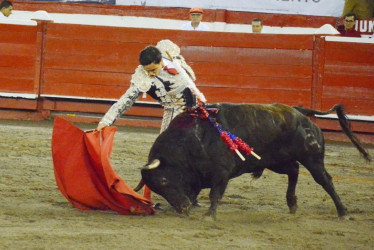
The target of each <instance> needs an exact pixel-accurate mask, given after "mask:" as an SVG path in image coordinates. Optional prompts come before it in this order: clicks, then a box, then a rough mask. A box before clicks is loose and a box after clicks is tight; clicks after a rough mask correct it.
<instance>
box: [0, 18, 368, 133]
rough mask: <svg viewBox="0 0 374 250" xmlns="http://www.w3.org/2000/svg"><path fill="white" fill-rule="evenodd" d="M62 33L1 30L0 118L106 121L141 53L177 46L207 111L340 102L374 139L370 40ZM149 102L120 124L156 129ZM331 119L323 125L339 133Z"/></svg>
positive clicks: (49, 26)
mask: <svg viewBox="0 0 374 250" xmlns="http://www.w3.org/2000/svg"><path fill="white" fill-rule="evenodd" d="M191 34H192V33H191V32H189V31H180V30H165V29H146V28H128V27H107V26H93V25H78V24H62V23H53V22H48V21H38V22H37V24H36V22H35V25H18V24H3V23H2V24H0V43H1V44H2V48H3V49H2V50H0V56H1V58H2V59H1V60H0V72H1V77H0V96H1V97H0V98H1V102H0V117H1V118H3V119H33V120H40V119H46V118H48V117H50V116H53V115H56V114H58V115H64V116H66V117H67V118H69V119H70V120H72V121H92V122H97V121H99V119H100V117H101V116H102V114H103V113H105V112H106V111H107V109H108V108H109V107H110V105H111V104H112V103H113V102H114V101H115V99H118V98H119V97H120V96H121V94H123V93H124V91H125V90H126V89H127V87H128V84H129V80H130V78H131V74H132V73H133V72H134V69H135V67H136V66H137V65H138V62H137V57H138V53H139V51H140V50H141V49H143V48H144V47H145V46H147V45H149V44H156V43H157V41H159V40H162V39H170V40H172V41H174V42H175V43H177V44H178V45H180V46H181V50H182V54H183V56H184V57H185V58H186V61H187V62H189V64H190V65H191V67H192V68H193V69H194V71H195V73H196V75H197V79H198V80H197V81H196V84H197V86H198V87H199V88H200V89H201V91H202V92H203V93H204V94H205V95H206V97H207V99H208V101H209V102H211V103H213V102H234V103H246V102H254V103H274V102H278V103H286V104H289V105H302V106H306V107H312V108H316V109H322V110H327V109H329V108H331V107H332V106H333V105H334V104H336V103H341V104H344V105H345V106H346V112H347V113H348V114H349V115H351V117H354V121H353V129H354V130H355V131H357V132H362V133H374V123H373V117H374V105H373V104H374V85H373V80H372V79H373V77H374V60H373V57H372V56H371V54H370V51H373V49H374V43H373V42H372V41H370V39H367V38H365V39H356V40H353V42H352V40H344V39H342V38H340V37H330V36H327V37H326V36H321V35H313V34H309V35H286V34H251V33H229V32H194V33H193V35H191ZM161 116H162V109H161V107H160V106H159V105H158V104H157V103H155V102H154V101H153V100H152V99H150V98H149V97H145V98H143V97H141V98H140V99H139V101H138V102H137V104H136V106H134V107H133V108H131V109H130V110H129V112H127V113H126V116H124V119H121V120H119V121H118V123H117V124H123V125H134V126H159V124H160V117H161ZM330 118H331V119H317V120H316V122H317V123H318V124H319V125H320V126H321V127H322V128H323V129H327V130H333V131H339V130H340V128H339V125H338V123H337V122H336V120H334V118H335V117H330Z"/></svg>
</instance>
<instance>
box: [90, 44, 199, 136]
mask: <svg viewBox="0 0 374 250" xmlns="http://www.w3.org/2000/svg"><path fill="white" fill-rule="evenodd" d="M169 55H170V56H169ZM139 62H140V65H139V66H138V67H137V68H136V70H135V73H134V74H133V75H132V78H131V81H130V87H129V88H128V90H127V91H126V93H125V94H124V95H122V96H121V98H120V99H119V100H118V101H117V102H116V103H115V104H113V106H112V107H111V108H110V109H109V111H108V112H107V113H106V114H105V115H104V117H103V118H102V119H101V121H100V122H99V124H98V126H97V130H101V129H102V128H104V127H105V126H111V125H112V124H113V123H114V122H115V121H116V120H117V119H118V118H119V117H120V116H121V115H122V113H124V112H125V111H126V110H128V109H129V108H130V107H131V106H132V105H133V104H134V103H135V101H136V100H137V99H138V98H139V97H140V96H141V95H142V93H147V94H149V95H150V96H151V97H152V98H154V99H155V100H156V101H158V102H159V103H160V104H161V105H162V106H163V107H164V115H163V118H162V124H161V132H162V131H164V130H165V129H166V128H167V127H168V126H169V123H170V122H171V120H172V119H173V118H174V117H175V116H177V115H178V114H180V113H181V112H183V111H184V110H185V109H186V108H192V107H195V106H196V104H197V99H199V100H201V101H202V102H206V100H205V97H204V95H203V94H202V93H201V92H200V91H199V90H198V89H197V88H196V86H195V83H194V81H195V79H196V78H195V73H194V72H193V70H192V69H191V67H190V66H188V65H187V63H186V61H185V60H184V58H183V56H182V55H180V48H179V47H178V46H177V45H176V44H175V43H173V42H171V41H170V40H162V41H160V42H158V43H157V45H156V46H148V47H146V48H145V49H143V50H142V51H141V52H140V55H139Z"/></svg>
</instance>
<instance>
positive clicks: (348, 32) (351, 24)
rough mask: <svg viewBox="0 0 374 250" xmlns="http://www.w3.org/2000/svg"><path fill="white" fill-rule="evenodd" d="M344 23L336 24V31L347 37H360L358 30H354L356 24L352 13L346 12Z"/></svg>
mask: <svg viewBox="0 0 374 250" xmlns="http://www.w3.org/2000/svg"><path fill="white" fill-rule="evenodd" d="M343 22H344V24H343V25H339V26H338V31H339V32H340V35H341V36H348V37H361V34H360V32H359V31H357V30H355V24H356V15H355V14H353V13H347V14H346V15H345V16H344V20H343Z"/></svg>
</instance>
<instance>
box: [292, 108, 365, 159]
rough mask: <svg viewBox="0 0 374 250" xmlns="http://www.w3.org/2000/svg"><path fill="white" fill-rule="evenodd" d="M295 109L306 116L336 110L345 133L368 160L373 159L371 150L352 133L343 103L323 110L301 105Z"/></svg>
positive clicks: (329, 112)
mask: <svg viewBox="0 0 374 250" xmlns="http://www.w3.org/2000/svg"><path fill="white" fill-rule="evenodd" d="M293 108H294V109H296V110H297V111H299V112H300V113H302V114H303V115H306V116H314V115H328V114H331V113H332V112H334V111H335V112H336V114H337V115H338V119H339V124H340V126H341V127H342V129H343V131H344V133H345V134H346V135H347V136H348V138H349V139H350V140H351V141H352V143H353V144H354V145H355V147H356V148H357V149H358V151H360V153H361V154H362V156H363V157H364V158H365V159H366V160H367V161H371V157H370V155H369V152H368V151H367V150H366V149H365V148H364V147H363V146H362V145H361V143H360V141H359V140H358V138H357V137H356V136H355V135H354V134H353V133H352V130H351V124H350V122H349V120H348V119H347V116H346V114H345V113H344V107H343V105H340V104H337V105H335V106H334V107H332V108H331V109H330V110H328V111H325V112H321V111H317V110H312V109H307V108H304V107H301V106H293Z"/></svg>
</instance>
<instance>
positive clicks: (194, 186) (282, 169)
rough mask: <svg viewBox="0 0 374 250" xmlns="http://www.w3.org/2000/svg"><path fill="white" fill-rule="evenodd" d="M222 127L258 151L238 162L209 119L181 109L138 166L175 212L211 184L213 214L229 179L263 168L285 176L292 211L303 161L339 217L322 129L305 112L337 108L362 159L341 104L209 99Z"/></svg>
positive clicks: (181, 210)
mask: <svg viewBox="0 0 374 250" xmlns="http://www.w3.org/2000/svg"><path fill="white" fill-rule="evenodd" d="M211 107H213V108H217V109H218V110H219V112H218V114H216V115H215V119H216V121H217V122H218V123H220V124H221V125H222V127H223V128H224V129H225V130H227V131H229V132H231V133H232V134H234V135H236V136H238V137H240V138H241V139H242V140H243V141H245V142H247V143H248V144H249V145H250V146H251V147H253V148H254V151H255V152H256V153H257V154H258V155H260V156H261V158H262V159H261V160H257V159H256V158H255V157H253V156H245V158H246V161H242V160H241V159H240V158H239V157H238V156H237V155H236V154H235V153H233V152H232V151H231V150H230V149H229V148H228V146H227V144H226V143H225V142H223V140H222V139H221V137H220V136H219V133H218V132H217V130H216V129H215V128H214V127H213V125H212V124H211V122H209V121H208V120H205V119H201V118H200V117H199V116H193V115H191V113H189V112H185V113H182V114H180V115H179V116H177V117H176V118H175V119H174V120H173V121H172V122H171V124H170V125H169V127H168V129H167V130H165V131H164V132H163V133H162V134H160V135H159V137H158V138H157V139H156V141H155V143H154V144H153V146H152V148H151V151H150V153H149V159H148V165H146V166H145V167H143V169H142V171H141V174H142V181H143V182H144V183H145V184H146V185H147V186H148V187H149V188H150V189H151V190H152V191H154V192H155V193H157V194H159V195H161V196H162V197H164V198H165V199H166V200H167V201H168V202H169V203H170V204H171V205H172V206H173V207H174V208H175V209H176V210H177V212H179V213H185V214H188V212H189V209H190V207H191V205H193V204H195V203H196V202H197V200H196V199H197V196H198V194H199V193H200V191H201V190H202V189H204V188H210V193H209V198H210V203H211V205H210V208H209V211H208V213H207V215H210V216H212V217H215V215H216V209H217V205H218V202H219V201H220V199H221V198H222V196H223V194H224V192H225V189H226V186H227V184H228V181H229V180H230V179H232V178H235V177H237V176H240V175H242V174H244V173H252V175H253V176H254V177H255V178H256V177H257V178H258V177H260V176H261V174H262V172H263V171H264V169H265V168H267V169H270V170H272V171H274V172H276V173H279V174H287V175H288V188H287V193H286V200H287V205H288V207H289V210H290V212H291V213H295V212H296V209H297V198H296V195H295V189H296V184H297V180H298V175H299V163H300V164H302V165H303V166H304V167H305V168H306V169H308V171H309V172H310V173H311V175H312V176H313V178H314V180H315V181H316V182H317V183H318V184H320V185H321V186H322V187H323V188H324V189H325V191H326V192H327V193H328V194H329V195H330V196H331V198H332V200H333V201H334V203H335V206H336V209H337V212H338V215H339V217H343V216H344V215H346V214H347V210H346V208H345V207H344V205H343V204H342V202H341V200H340V198H339V195H338V194H337V193H336V191H335V188H334V185H333V183H332V178H331V176H330V175H329V174H328V173H327V171H326V169H325V166H324V155H325V143H324V138H323V134H322V132H321V130H320V129H319V128H318V127H317V126H316V125H315V124H314V123H313V122H312V121H311V120H310V119H309V118H307V117H306V115H308V116H309V115H315V114H327V113H331V112H333V111H336V113H337V115H338V118H339V122H340V124H341V126H342V128H343V131H344V132H345V133H346V134H347V136H348V137H349V138H350V139H351V141H352V142H353V143H354V145H355V146H356V147H357V148H358V150H359V151H360V152H361V153H362V155H363V156H364V157H365V158H366V160H370V156H369V154H368V153H367V152H366V151H365V149H364V148H363V147H362V146H361V144H360V142H359V141H358V140H357V138H356V137H355V136H354V135H353V134H352V132H351V130H350V128H349V123H348V121H347V120H346V118H345V115H344V113H343V107H342V106H341V105H336V106H334V107H333V108H332V109H331V110H329V111H327V112H324V113H322V112H319V111H314V110H310V109H305V108H302V107H293V108H292V107H289V106H286V105H278V104H273V105H259V104H229V103H222V104H213V105H211Z"/></svg>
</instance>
